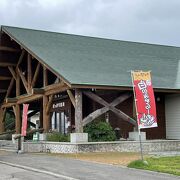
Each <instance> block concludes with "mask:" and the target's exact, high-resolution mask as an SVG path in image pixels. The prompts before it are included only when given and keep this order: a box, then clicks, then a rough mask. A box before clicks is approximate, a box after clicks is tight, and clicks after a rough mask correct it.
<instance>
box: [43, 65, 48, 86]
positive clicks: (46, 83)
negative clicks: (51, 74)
mask: <svg viewBox="0 0 180 180" xmlns="http://www.w3.org/2000/svg"><path fill="white" fill-rule="evenodd" d="M47 85H48V77H47V69H46V67H45V66H43V86H44V87H46V86H47Z"/></svg>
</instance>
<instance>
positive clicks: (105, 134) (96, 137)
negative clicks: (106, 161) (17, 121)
mask: <svg viewBox="0 0 180 180" xmlns="http://www.w3.org/2000/svg"><path fill="white" fill-rule="evenodd" d="M84 132H86V133H88V135H89V141H95V142H97V141H115V139H116V136H115V132H114V131H113V129H112V127H111V125H110V124H109V123H107V122H103V121H100V122H91V123H89V124H88V125H86V126H85V127H84Z"/></svg>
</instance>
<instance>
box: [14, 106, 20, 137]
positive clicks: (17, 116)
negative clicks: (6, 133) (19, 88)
mask: <svg viewBox="0 0 180 180" xmlns="http://www.w3.org/2000/svg"><path fill="white" fill-rule="evenodd" d="M15 112H16V113H15V118H16V121H15V122H16V123H15V129H16V134H20V133H21V110H20V105H19V104H16V109H15Z"/></svg>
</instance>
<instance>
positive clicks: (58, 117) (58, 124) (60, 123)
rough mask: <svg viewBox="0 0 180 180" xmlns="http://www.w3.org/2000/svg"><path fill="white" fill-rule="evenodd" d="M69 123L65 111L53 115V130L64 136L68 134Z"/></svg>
mask: <svg viewBox="0 0 180 180" xmlns="http://www.w3.org/2000/svg"><path fill="white" fill-rule="evenodd" d="M69 125H70V124H69V122H68V119H67V115H66V113H65V111H59V112H54V113H53V115H52V130H57V131H58V132H60V133H62V134H67V133H68V127H69Z"/></svg>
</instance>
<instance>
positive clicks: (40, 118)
mask: <svg viewBox="0 0 180 180" xmlns="http://www.w3.org/2000/svg"><path fill="white" fill-rule="evenodd" d="M40 104H41V107H40V117H39V120H40V124H39V125H40V128H43V103H42V101H41V103H40Z"/></svg>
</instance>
